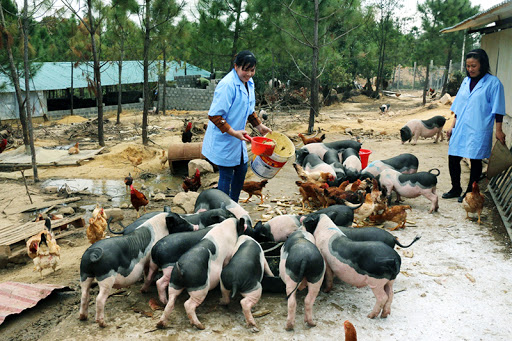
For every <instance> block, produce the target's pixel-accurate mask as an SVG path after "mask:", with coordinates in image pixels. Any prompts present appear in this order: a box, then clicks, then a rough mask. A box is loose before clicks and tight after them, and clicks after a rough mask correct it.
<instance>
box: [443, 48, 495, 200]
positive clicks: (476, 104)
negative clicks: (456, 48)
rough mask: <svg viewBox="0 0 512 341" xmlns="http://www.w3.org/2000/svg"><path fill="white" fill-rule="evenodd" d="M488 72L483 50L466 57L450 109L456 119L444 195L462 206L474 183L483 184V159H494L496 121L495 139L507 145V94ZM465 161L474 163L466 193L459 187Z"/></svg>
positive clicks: (472, 52)
mask: <svg viewBox="0 0 512 341" xmlns="http://www.w3.org/2000/svg"><path fill="white" fill-rule="evenodd" d="M489 68H490V67H489V57H488V56H487V53H486V52H485V51H484V50H482V49H476V50H472V51H471V52H469V53H468V54H467V55H466V74H467V77H466V78H465V79H464V80H463V81H462V84H461V86H460V89H459V92H458V93H457V97H455V100H454V101H453V104H452V106H451V110H452V111H453V112H454V113H455V118H454V120H453V123H452V126H451V128H450V129H448V131H447V135H448V139H449V140H450V145H449V148H448V167H449V170H450V178H451V182H452V188H451V189H450V191H448V192H446V193H444V194H443V198H445V199H449V198H455V197H459V202H462V199H463V198H464V196H465V195H466V193H468V192H471V187H472V184H473V182H474V181H478V180H480V178H481V176H482V159H484V158H488V157H489V156H491V147H492V134H493V126H494V121H496V139H497V140H499V142H500V143H503V144H505V134H504V133H503V130H502V122H503V116H504V115H505V92H504V89H503V84H501V82H500V80H499V79H498V78H497V77H495V76H493V75H491V73H490V70H489ZM463 157H465V158H468V159H470V160H471V172H470V176H469V184H468V186H467V188H466V191H465V192H464V193H462V187H461V185H460V174H461V168H460V161H461V160H462V158H463ZM461 195H462V196H461Z"/></svg>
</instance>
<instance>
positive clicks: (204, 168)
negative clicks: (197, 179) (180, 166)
mask: <svg viewBox="0 0 512 341" xmlns="http://www.w3.org/2000/svg"><path fill="white" fill-rule="evenodd" d="M196 168H197V169H199V172H200V173H201V174H205V173H213V166H212V165H211V163H209V162H208V161H206V160H202V159H193V160H190V161H189V163H188V176H194V174H195V173H196Z"/></svg>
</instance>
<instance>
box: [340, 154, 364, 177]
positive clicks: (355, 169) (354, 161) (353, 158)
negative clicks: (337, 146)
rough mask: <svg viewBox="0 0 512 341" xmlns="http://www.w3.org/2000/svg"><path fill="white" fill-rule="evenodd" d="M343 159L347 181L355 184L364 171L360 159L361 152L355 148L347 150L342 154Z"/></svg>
mask: <svg viewBox="0 0 512 341" xmlns="http://www.w3.org/2000/svg"><path fill="white" fill-rule="evenodd" d="M341 159H342V165H343V168H344V169H345V174H346V175H347V179H348V180H349V181H350V182H354V181H356V180H357V179H359V175H361V170H362V169H363V166H362V163H361V158H360V157H359V151H357V150H356V149H353V148H346V149H345V150H343V152H342V153H341Z"/></svg>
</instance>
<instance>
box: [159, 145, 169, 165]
mask: <svg viewBox="0 0 512 341" xmlns="http://www.w3.org/2000/svg"><path fill="white" fill-rule="evenodd" d="M159 159H160V165H161V166H162V169H163V168H165V164H166V163H167V161H168V160H167V156H166V155H165V150H162V156H160V157H159Z"/></svg>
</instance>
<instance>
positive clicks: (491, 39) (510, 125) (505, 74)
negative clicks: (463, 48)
mask: <svg viewBox="0 0 512 341" xmlns="http://www.w3.org/2000/svg"><path fill="white" fill-rule="evenodd" d="M511 41H512V29H506V30H501V31H499V32H495V33H490V34H485V35H484V36H483V37H482V41H481V43H480V44H481V46H482V48H483V49H484V50H485V51H486V52H487V54H488V55H489V63H490V66H491V72H492V74H493V75H495V76H496V77H498V78H499V79H500V81H501V83H503V87H504V88H505V106H506V111H507V115H506V116H505V118H504V119H503V132H504V133H505V134H506V135H507V138H506V141H507V145H508V146H509V147H510V145H511V141H512V44H510V42H511Z"/></svg>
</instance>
